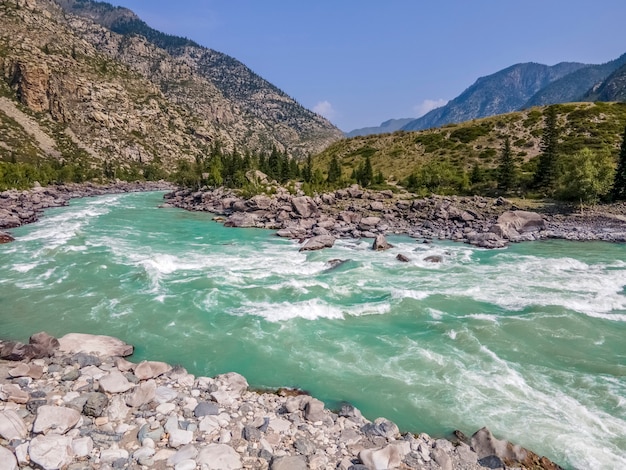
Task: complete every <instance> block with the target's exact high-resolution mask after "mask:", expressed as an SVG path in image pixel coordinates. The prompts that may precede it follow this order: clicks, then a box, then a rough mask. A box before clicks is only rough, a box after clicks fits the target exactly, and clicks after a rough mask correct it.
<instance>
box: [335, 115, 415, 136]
mask: <svg viewBox="0 0 626 470" xmlns="http://www.w3.org/2000/svg"><path fill="white" fill-rule="evenodd" d="M414 120H415V118H402V119H388V120H387V121H385V122H383V123H381V124H380V126H375V127H363V128H361V129H354V130H353V131H350V132H346V134H345V135H346V137H358V136H361V135H370V134H385V133H387V132H395V131H398V130H400V129H402V128H403V127H404V126H406V125H407V124H408V123H410V122H412V121H414Z"/></svg>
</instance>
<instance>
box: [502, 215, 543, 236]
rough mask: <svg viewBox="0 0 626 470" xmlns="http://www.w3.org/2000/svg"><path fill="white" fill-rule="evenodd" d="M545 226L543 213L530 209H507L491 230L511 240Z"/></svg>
mask: <svg viewBox="0 0 626 470" xmlns="http://www.w3.org/2000/svg"><path fill="white" fill-rule="evenodd" d="M544 227H545V221H544V220H543V217H542V216H541V214H537V213H536V212H529V211H507V212H505V213H503V214H502V215H500V217H498V221H497V222H496V224H495V225H494V226H493V227H491V231H492V232H493V233H495V234H497V235H499V236H500V237H502V238H507V239H509V240H511V239H515V238H517V237H519V236H520V235H521V234H523V233H528V232H534V231H538V230H541V229H543V228H544Z"/></svg>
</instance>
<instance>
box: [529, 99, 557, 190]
mask: <svg viewBox="0 0 626 470" xmlns="http://www.w3.org/2000/svg"><path fill="white" fill-rule="evenodd" d="M545 113H546V120H545V124H544V128H543V135H542V137H541V152H542V153H541V154H540V155H539V165H538V166H537V172H536V173H535V185H536V186H537V187H538V188H539V189H543V190H545V191H546V192H547V193H548V194H550V193H552V192H554V190H555V188H556V182H557V179H558V176H559V175H558V145H559V129H558V126H557V108H556V106H549V107H548V108H547V109H546V112H545Z"/></svg>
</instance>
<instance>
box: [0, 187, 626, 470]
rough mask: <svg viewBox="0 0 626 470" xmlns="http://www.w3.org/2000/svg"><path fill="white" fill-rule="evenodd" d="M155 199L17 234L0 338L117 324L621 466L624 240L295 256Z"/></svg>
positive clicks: (375, 411)
mask: <svg viewBox="0 0 626 470" xmlns="http://www.w3.org/2000/svg"><path fill="white" fill-rule="evenodd" d="M162 196H163V193H160V192H153V193H134V194H123V195H112V196H103V197H98V198H87V199H80V200H74V201H72V203H71V205H70V206H69V207H64V208H57V209H51V210H49V211H47V212H46V214H45V215H44V217H43V218H42V219H41V221H39V222H38V223H35V224H32V225H29V226H25V227H21V228H19V229H16V230H13V231H12V233H13V235H14V236H16V238H17V241H16V242H14V243H10V244H6V245H0V270H1V271H0V273H1V274H0V338H4V339H18V340H22V341H24V340H27V339H28V336H29V335H30V334H32V333H34V332H37V331H41V330H45V331H47V332H49V333H51V334H53V335H55V336H61V335H63V334H65V333H69V332H84V333H94V334H107V335H113V336H117V337H119V338H122V339H124V340H125V341H127V342H129V343H131V344H133V345H135V347H136V352H135V355H134V356H133V358H131V359H133V360H135V361H139V360H142V359H153V360H163V361H167V362H169V363H171V364H180V365H182V366H184V367H185V368H187V369H188V370H189V371H190V372H192V373H194V374H196V375H215V374H218V373H223V372H227V371H237V372H239V373H241V374H243V375H244V376H245V377H247V379H248V381H249V382H250V384H251V386H253V387H258V388H265V387H268V388H277V387H280V386H292V387H300V388H302V389H305V390H307V391H309V392H310V393H311V394H313V395H314V396H316V397H319V398H320V399H322V400H324V401H325V402H326V404H327V406H328V407H331V408H333V407H337V406H338V405H339V404H340V403H341V402H342V401H347V402H350V403H352V404H354V405H355V406H357V407H358V408H359V409H361V410H362V412H363V413H364V415H365V416H366V417H368V418H369V419H375V418H376V417H379V416H384V417H387V418H389V419H391V420H393V421H395V422H396V423H397V424H398V425H399V426H400V429H401V430H403V431H412V432H426V433H429V434H430V435H432V436H446V435H448V434H449V433H450V432H451V431H453V430H454V429H460V430H461V431H463V432H464V433H466V434H471V433H473V432H474V431H476V430H477V429H479V428H481V427H482V426H487V427H489V428H490V429H491V430H492V431H493V432H494V434H495V435H496V436H499V437H502V438H506V439H508V440H510V441H512V442H515V443H519V444H522V445H524V446H526V447H528V448H530V449H533V450H534V451H535V452H537V453H539V454H541V455H546V456H548V457H549V458H551V459H553V460H554V461H556V462H557V463H560V464H561V465H563V466H565V467H566V468H570V469H574V468H575V469H623V468H626V287H625V286H626V246H624V245H618V244H608V243H575V242H565V241H546V242H534V243H525V244H517V245H513V246H511V247H509V248H506V249H503V250H492V251H489V250H483V249H477V248H473V247H471V246H468V245H464V244H456V243H451V242H437V243H433V244H423V243H419V241H417V240H413V239H411V238H408V237H400V236H398V237H390V241H391V243H393V244H394V245H395V247H394V248H393V249H391V250H389V251H387V252H373V251H371V250H370V244H371V241H368V240H340V241H338V242H337V243H336V245H335V247H334V248H332V249H327V250H323V251H318V252H311V253H306V254H305V253H300V252H299V251H298V244H297V243H296V242H295V241H290V240H284V239H280V238H278V237H276V236H275V234H274V233H273V232H271V231H267V230H255V229H232V228H225V227H223V226H222V225H221V224H219V223H216V222H213V221H212V220H211V215H210V214H206V213H190V212H185V211H182V210H179V209H171V208H158V205H159V204H160V203H161V202H162ZM398 253H403V254H405V255H407V256H408V257H409V258H410V259H411V261H410V262H409V263H400V262H398V261H397V260H396V259H395V257H396V255H397V254H398ZM428 255H441V256H442V257H443V262H442V263H438V264H437V263H435V264H433V263H428V262H425V261H424V260H423V259H424V258H425V257H426V256H428ZM332 259H342V260H347V261H346V262H345V263H343V264H341V265H339V266H337V267H335V268H331V267H330V265H329V264H328V261H329V260H332Z"/></svg>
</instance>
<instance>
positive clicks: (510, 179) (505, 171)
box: [498, 136, 515, 191]
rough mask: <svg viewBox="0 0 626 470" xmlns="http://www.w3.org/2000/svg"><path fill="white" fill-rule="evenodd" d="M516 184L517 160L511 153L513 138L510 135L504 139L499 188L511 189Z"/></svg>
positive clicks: (499, 165)
mask: <svg viewBox="0 0 626 470" xmlns="http://www.w3.org/2000/svg"><path fill="white" fill-rule="evenodd" d="M514 184H515V161H514V160H513V155H512V154H511V140H510V139H509V136H507V137H506V138H505V139H504V143H503V144H502V153H501V154H500V163H499V164H498V188H499V189H502V190H504V191H510V190H511V189H512V188H513V185H514Z"/></svg>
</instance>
